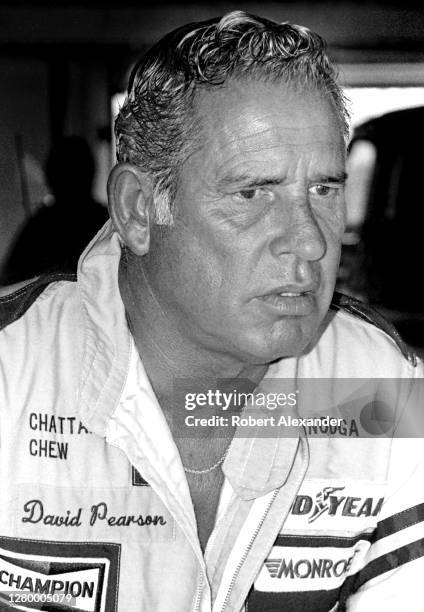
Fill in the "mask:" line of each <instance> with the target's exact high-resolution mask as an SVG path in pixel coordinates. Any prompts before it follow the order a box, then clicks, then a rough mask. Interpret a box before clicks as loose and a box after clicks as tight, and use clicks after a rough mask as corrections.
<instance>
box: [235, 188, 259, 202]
mask: <svg viewBox="0 0 424 612" xmlns="http://www.w3.org/2000/svg"><path fill="white" fill-rule="evenodd" d="M258 191H259V190H258V189H241V190H240V191H238V192H237V194H236V195H238V196H239V197H241V198H242V199H243V200H253V199H254V198H255V196H257V195H258Z"/></svg>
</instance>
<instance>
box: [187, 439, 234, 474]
mask: <svg viewBox="0 0 424 612" xmlns="http://www.w3.org/2000/svg"><path fill="white" fill-rule="evenodd" d="M230 446H231V441H230V443H229V445H228V446H227V448H226V449H225V453H224V454H223V455H222V457H221V459H218V461H217V462H216V463H214V464H213V465H211V467H208V468H206V469H204V470H194V469H192V468H188V467H185V465H183V468H184V472H186V473H187V474H208V473H209V472H213V471H214V470H216V468H217V467H219V466H220V465H221V463H224V461H225V459H226V458H227V455H228V451H229V450H230Z"/></svg>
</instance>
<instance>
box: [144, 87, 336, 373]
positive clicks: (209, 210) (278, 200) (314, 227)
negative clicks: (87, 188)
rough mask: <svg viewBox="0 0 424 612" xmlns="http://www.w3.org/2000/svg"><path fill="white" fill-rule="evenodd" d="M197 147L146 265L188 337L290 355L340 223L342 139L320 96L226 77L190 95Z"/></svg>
mask: <svg viewBox="0 0 424 612" xmlns="http://www.w3.org/2000/svg"><path fill="white" fill-rule="evenodd" d="M197 112H198V115H199V118H200V125H201V128H202V133H201V143H200V147H199V148H198V149H197V150H196V151H195V152H194V153H193V154H192V155H191V156H190V157H189V158H188V160H187V161H186V162H185V163H184V165H183V166H182V168H181V174H180V180H179V184H178V191H177V194H176V199H175V202H174V225H173V226H172V227H169V228H167V229H166V230H165V231H164V230H163V229H159V228H158V227H156V228H154V229H153V234H152V246H151V252H150V254H149V258H148V264H147V267H146V272H147V274H148V277H149V280H150V283H151V288H152V290H153V291H154V293H155V295H156V298H157V300H158V301H159V304H160V306H161V309H162V311H163V312H164V313H165V315H166V316H167V317H168V318H169V319H170V322H171V324H172V326H173V328H174V329H175V330H176V331H178V333H179V334H182V335H183V337H185V338H186V339H187V340H190V341H191V342H193V343H194V345H195V346H197V347H199V348H201V347H202V348H205V349H207V350H212V351H217V352H220V353H224V354H226V355H232V356H234V357H236V358H237V359H239V360H240V361H241V362H243V363H250V364H253V363H256V364H260V363H266V362H269V361H271V360H274V359H276V358H279V357H283V356H291V355H296V354H299V353H300V352H301V351H302V350H303V349H304V348H305V347H306V346H307V345H308V344H309V343H310V342H311V340H312V339H313V337H314V335H315V334H316V332H317V328H318V326H319V324H320V322H321V321H322V319H323V317H324V316H325V314H326V313H327V310H328V307H329V303H330V300H331V296H332V292H333V288H334V283H335V278H336V273H337V268H338V262H339V248H340V241H341V236H342V233H343V229H344V218H345V211H344V197H343V179H344V168H345V156H344V142H343V138H342V134H341V128H340V125H339V123H338V122H337V119H336V117H335V114H334V111H333V109H332V108H331V106H330V104H329V102H328V101H326V100H325V99H324V97H323V96H322V95H321V94H319V93H296V92H295V91H293V90H292V89H291V88H289V87H287V86H285V85H281V84H278V85H275V84H265V83H262V82H249V81H247V82H246V81H244V82H240V81H231V82H230V83H228V84H227V85H226V86H225V87H224V88H222V89H219V90H217V91H210V90H208V91H205V92H202V93H201V94H200V95H199V98H198V101H197Z"/></svg>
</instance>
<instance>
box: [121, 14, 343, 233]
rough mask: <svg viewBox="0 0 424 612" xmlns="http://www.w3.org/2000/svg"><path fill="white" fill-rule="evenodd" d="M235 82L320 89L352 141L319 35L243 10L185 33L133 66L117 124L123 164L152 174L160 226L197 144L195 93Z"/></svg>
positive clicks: (190, 27)
mask: <svg viewBox="0 0 424 612" xmlns="http://www.w3.org/2000/svg"><path fill="white" fill-rule="evenodd" d="M229 78H234V79H241V78H252V79H256V80H262V81H271V82H277V81H283V82H286V83H288V84H290V85H291V86H292V87H295V88H296V89H298V88H301V89H302V90H304V89H309V90H319V91H321V92H322V93H323V94H324V95H325V96H326V97H327V98H328V99H329V101H330V102H331V104H332V106H333V108H334V110H335V113H336V115H337V117H338V119H339V122H340V127H341V130H342V131H343V133H344V135H345V136H347V131H348V113H347V110H346V105H345V99H344V96H343V93H342V91H341V89H340V87H339V86H338V85H337V83H336V74H335V70H334V67H333V66H332V64H331V62H330V60H329V58H328V57H327V55H326V49H325V43H324V41H323V39H322V38H321V37H320V36H319V35H318V34H315V33H314V32H311V31H310V30H308V29H307V28H305V27H302V26H298V25H291V24H289V23H281V24H279V23H275V22H273V21H269V20H268V19H264V18H262V17H256V16H254V15H249V14H247V13H244V12H242V11H234V12H232V13H228V14H227V15H225V16H224V17H222V18H216V19H211V20H209V21H204V22H200V23H192V24H188V25H185V26H183V27H181V28H178V29H177V30H174V31H173V32H170V33H169V34H167V35H166V36H165V37H164V38H162V39H161V40H160V41H159V42H158V43H156V45H154V47H152V49H150V51H148V52H147V53H146V55H144V56H143V57H142V58H141V60H140V61H139V62H138V64H137V65H136V66H135V67H134V69H133V71H132V74H131V76H130V81H129V85H128V94H127V97H126V99H125V102H124V104H123V106H122V108H121V109H120V112H119V115H118V117H117V120H116V123H115V133H116V141H117V159H118V161H119V162H130V163H133V164H136V165H138V166H140V167H141V168H143V169H144V170H146V171H147V172H149V173H150V174H151V176H152V177H153V181H154V206H155V217H154V220H155V222H156V223H157V224H160V225H169V224H171V223H172V202H173V199H174V196H175V192H176V189H177V184H178V174H179V169H180V168H181V165H182V164H183V163H184V161H185V159H187V156H188V155H189V154H190V152H191V151H192V149H193V147H194V145H195V141H196V136H197V134H198V131H199V130H198V128H197V126H196V114H195V112H194V111H195V106H194V105H195V95H196V91H197V90H198V89H199V88H202V89H205V88H209V87H219V86H222V85H224V84H225V82H226V81H227V80H228V79H229ZM196 128H197V129H196Z"/></svg>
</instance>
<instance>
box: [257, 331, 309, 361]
mask: <svg viewBox="0 0 424 612" xmlns="http://www.w3.org/2000/svg"><path fill="white" fill-rule="evenodd" d="M318 327H319V325H318V323H317V322H314V324H313V325H312V324H311V325H305V326H303V325H301V326H297V325H294V326H293V327H292V328H291V329H290V330H289V333H287V331H286V333H280V334H273V335H272V336H271V337H270V336H268V337H267V336H266V335H263V336H258V335H255V337H254V338H251V339H250V342H248V343H246V344H245V350H246V353H248V354H249V356H250V358H251V359H252V361H253V362H254V363H262V364H265V363H271V362H273V361H277V360H278V359H282V358H284V357H297V356H299V355H301V354H302V353H303V352H304V350H305V349H306V348H308V347H309V346H310V345H311V344H313V340H314V337H315V336H316V335H317V331H318Z"/></svg>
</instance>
